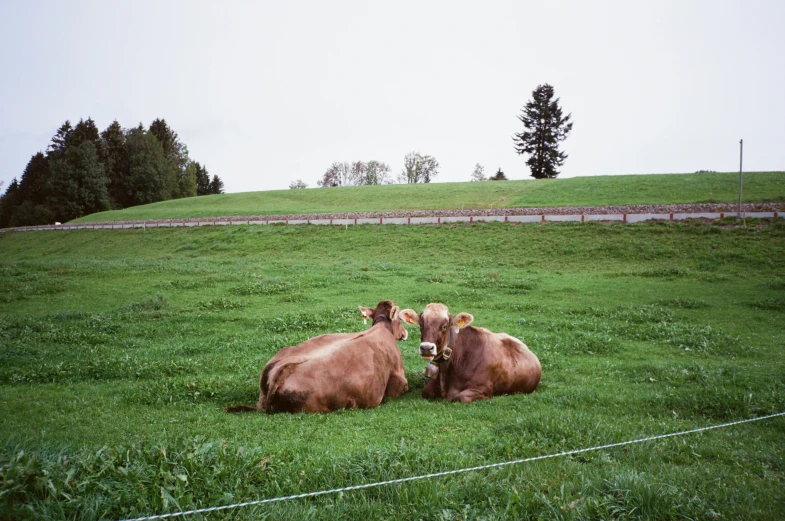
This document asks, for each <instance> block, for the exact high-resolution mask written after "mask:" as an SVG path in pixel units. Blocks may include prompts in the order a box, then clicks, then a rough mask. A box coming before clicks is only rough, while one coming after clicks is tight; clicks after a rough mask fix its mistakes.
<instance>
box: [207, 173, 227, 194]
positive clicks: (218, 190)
mask: <svg viewBox="0 0 785 521" xmlns="http://www.w3.org/2000/svg"><path fill="white" fill-rule="evenodd" d="M210 193H211V194H222V193H224V182H223V181H221V178H220V177H218V176H217V175H215V174H213V180H212V181H211V182H210Z"/></svg>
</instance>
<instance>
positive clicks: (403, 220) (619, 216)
mask: <svg viewBox="0 0 785 521" xmlns="http://www.w3.org/2000/svg"><path fill="white" fill-rule="evenodd" d="M726 216H727V217H735V216H736V212H714V213H712V212H701V213H612V214H568V215H560V214H541V215H462V216H453V217H371V218H360V217H358V218H349V219H264V218H255V219H242V220H239V219H238V220H233V219H228V220H227V219H226V218H223V219H221V220H215V219H209V218H206V219H198V220H195V221H190V220H189V221H185V220H183V221H178V220H176V219H172V220H168V221H165V222H161V221H153V222H135V223H83V224H58V225H45V226H27V227H24V228H5V229H0V232H9V231H18V232H24V231H52V230H56V231H61V230H122V229H133V228H142V229H147V228H178V227H180V228H181V227H185V228H189V227H197V228H198V227H202V226H237V225H254V224H261V225H270V224H283V225H298V224H314V225H327V226H355V225H359V224H397V225H412V224H436V225H438V224H450V223H474V222H477V223H479V222H493V221H495V222H510V223H546V222H588V221H606V222H608V221H610V222H614V221H615V222H624V223H639V222H644V221H655V220H658V221H683V220H686V219H712V220H716V219H724V218H725V217H726ZM742 217H749V218H755V219H771V218H773V219H777V218H785V213H781V212H744V213H742Z"/></svg>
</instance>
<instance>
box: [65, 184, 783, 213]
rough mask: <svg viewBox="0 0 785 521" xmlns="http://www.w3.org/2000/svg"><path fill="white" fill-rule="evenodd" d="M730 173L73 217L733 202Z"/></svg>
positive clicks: (291, 196) (291, 194)
mask: <svg viewBox="0 0 785 521" xmlns="http://www.w3.org/2000/svg"><path fill="white" fill-rule="evenodd" d="M737 197H738V173H707V174H652V175H625V176H595V177H576V178H570V179H542V180H523V181H499V182H484V183H468V182H466V183H433V184H427V185H388V186H351V187H340V188H329V189H321V188H313V189H307V190H275V191H265V192H243V193H236V194H223V195H211V196H202V197H192V198H188V199H177V200H172V201H163V202H160V203H154V204H149V205H144V206H136V207H133V208H127V209H125V210H117V211H110V212H101V213H96V214H92V215H88V216H85V217H82V218H80V219H76V220H75V221H74V222H106V221H133V220H145V219H172V218H188V217H210V216H247V215H284V214H317V213H318V214H330V213H346V212H395V211H416V210H461V209H488V208H526V207H555V206H619V205H653V204H686V203H734V202H736V201H737ZM743 200H744V201H746V202H783V201H785V172H752V173H746V174H745V176H744V191H743Z"/></svg>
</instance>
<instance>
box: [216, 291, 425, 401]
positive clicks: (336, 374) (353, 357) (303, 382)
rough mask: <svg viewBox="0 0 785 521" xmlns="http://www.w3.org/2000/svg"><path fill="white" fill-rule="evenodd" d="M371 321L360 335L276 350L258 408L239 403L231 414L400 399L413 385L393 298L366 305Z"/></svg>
mask: <svg viewBox="0 0 785 521" xmlns="http://www.w3.org/2000/svg"><path fill="white" fill-rule="evenodd" d="M359 307H360V312H361V313H362V316H363V318H364V319H366V318H370V319H371V320H372V321H373V322H372V323H373V325H372V326H371V327H370V329H367V330H365V331H361V332H359V333H336V334H328V335H321V336H317V337H315V338H311V339H310V340H306V341H305V342H303V343H302V344H300V345H296V346H291V347H285V348H283V349H281V350H280V351H278V352H277V353H276V354H275V356H273V358H272V359H271V360H270V361H269V362H267V365H266V366H264V370H263V371H262V375H261V377H260V378H259V402H258V403H257V404H256V407H255V408H254V407H250V406H247V405H237V406H233V407H227V408H226V410H227V411H228V412H243V411H263V412H268V413H272V412H331V411H334V410H336V409H354V408H372V407H376V406H377V405H379V404H380V403H381V402H382V399H383V398H384V397H385V396H390V397H392V398H397V397H399V396H401V395H402V394H403V393H405V392H406V391H407V390H408V389H409V384H408V382H407V381H406V377H405V376H404V372H403V358H402V357H401V352H400V350H399V349H398V344H397V341H398V340H401V339H403V340H406V337H407V332H406V328H405V327H403V325H402V324H401V320H400V317H399V316H398V306H395V305H393V303H392V302H390V301H389V300H383V301H381V302H379V304H377V306H376V309H369V308H365V307H363V306H359Z"/></svg>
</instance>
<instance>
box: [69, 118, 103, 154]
mask: <svg viewBox="0 0 785 521" xmlns="http://www.w3.org/2000/svg"><path fill="white" fill-rule="evenodd" d="M99 139H100V136H99V135H98V127H96V126H95V121H93V119H92V118H87V119H86V120H82V119H80V120H79V123H77V124H76V126H75V127H74V130H73V132H71V134H70V135H69V140H68V143H67V146H69V147H70V146H75V147H78V146H79V145H81V144H82V143H84V142H85V141H92V142H93V143H95V144H96V145H97V144H98V141H99Z"/></svg>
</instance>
